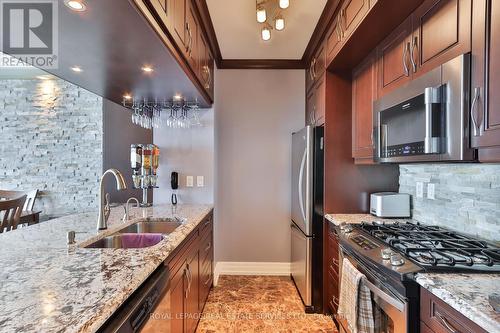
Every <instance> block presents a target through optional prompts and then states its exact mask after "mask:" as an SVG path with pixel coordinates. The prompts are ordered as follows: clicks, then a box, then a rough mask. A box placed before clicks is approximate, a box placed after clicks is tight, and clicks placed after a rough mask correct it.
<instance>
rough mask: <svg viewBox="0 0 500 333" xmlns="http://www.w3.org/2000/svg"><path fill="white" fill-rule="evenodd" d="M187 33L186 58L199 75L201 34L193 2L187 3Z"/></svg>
mask: <svg viewBox="0 0 500 333" xmlns="http://www.w3.org/2000/svg"><path fill="white" fill-rule="evenodd" d="M185 25H186V31H185V36H186V37H185V52H186V57H187V60H188V62H189V64H190V65H191V68H192V69H193V71H194V72H195V73H196V74H197V75H199V71H198V66H199V61H200V53H199V50H198V44H199V39H200V32H199V29H198V21H197V19H196V15H195V13H194V8H193V5H192V4H191V1H189V0H187V1H186V23H185Z"/></svg>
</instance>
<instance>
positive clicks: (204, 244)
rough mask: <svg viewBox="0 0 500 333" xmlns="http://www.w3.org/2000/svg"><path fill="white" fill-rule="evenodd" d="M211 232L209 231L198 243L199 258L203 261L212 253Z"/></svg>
mask: <svg viewBox="0 0 500 333" xmlns="http://www.w3.org/2000/svg"><path fill="white" fill-rule="evenodd" d="M212 235H213V234H212V232H211V231H210V232H209V233H208V234H206V235H205V237H203V239H202V240H201V242H200V258H202V259H204V258H206V257H207V255H209V254H211V253H213V241H212V238H213V237H212Z"/></svg>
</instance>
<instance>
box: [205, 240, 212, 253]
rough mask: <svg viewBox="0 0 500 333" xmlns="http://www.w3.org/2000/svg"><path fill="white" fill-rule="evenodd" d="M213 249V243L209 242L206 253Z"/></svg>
mask: <svg viewBox="0 0 500 333" xmlns="http://www.w3.org/2000/svg"><path fill="white" fill-rule="evenodd" d="M211 247H212V242H208V246H207V247H206V248H205V252H207V251H208V250H210V248H211Z"/></svg>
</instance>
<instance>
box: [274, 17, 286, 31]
mask: <svg viewBox="0 0 500 333" xmlns="http://www.w3.org/2000/svg"><path fill="white" fill-rule="evenodd" d="M274 28H275V29H276V30H278V31H281V30H283V29H285V19H284V18H283V16H281V15H278V16H277V17H276V18H275V19H274Z"/></svg>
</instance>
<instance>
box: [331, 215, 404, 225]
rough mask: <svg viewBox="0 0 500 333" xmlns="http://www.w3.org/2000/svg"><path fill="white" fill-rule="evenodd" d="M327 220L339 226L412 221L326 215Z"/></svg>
mask: <svg viewBox="0 0 500 333" xmlns="http://www.w3.org/2000/svg"><path fill="white" fill-rule="evenodd" d="M325 218H326V219H327V220H328V221H330V222H331V223H333V224H334V225H336V226H338V225H340V224H341V223H343V222H345V223H347V224H360V223H361V222H373V221H382V222H385V223H395V222H401V223H404V222H408V221H411V219H384V218H380V217H376V216H373V215H370V214H326V215H325Z"/></svg>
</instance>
